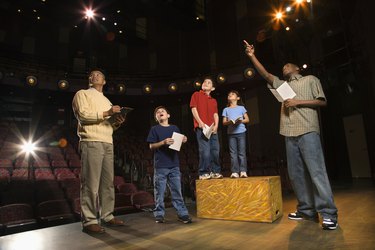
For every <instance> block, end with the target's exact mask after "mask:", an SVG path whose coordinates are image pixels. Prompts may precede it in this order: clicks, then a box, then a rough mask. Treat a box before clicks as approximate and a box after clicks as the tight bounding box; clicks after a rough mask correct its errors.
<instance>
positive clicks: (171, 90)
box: [168, 83, 177, 93]
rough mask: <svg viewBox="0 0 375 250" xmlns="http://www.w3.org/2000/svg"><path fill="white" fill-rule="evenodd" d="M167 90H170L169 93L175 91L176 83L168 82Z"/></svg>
mask: <svg viewBox="0 0 375 250" xmlns="http://www.w3.org/2000/svg"><path fill="white" fill-rule="evenodd" d="M168 90H169V92H171V93H173V92H176V91H177V84H176V83H171V84H169V86H168Z"/></svg>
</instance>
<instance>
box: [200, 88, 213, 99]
mask: <svg viewBox="0 0 375 250" xmlns="http://www.w3.org/2000/svg"><path fill="white" fill-rule="evenodd" d="M200 92H202V93H203V94H204V95H206V96H208V98H212V97H211V95H207V94H206V92H204V91H203V90H200Z"/></svg>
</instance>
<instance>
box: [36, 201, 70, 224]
mask: <svg viewBox="0 0 375 250" xmlns="http://www.w3.org/2000/svg"><path fill="white" fill-rule="evenodd" d="M37 215H38V220H39V222H40V224H41V225H42V226H56V225H62V224H66V223H71V222H74V221H75V216H74V214H73V213H72V211H71V209H70V206H69V204H68V202H67V201H66V200H65V199H57V200H48V201H44V202H42V203H40V204H38V206H37Z"/></svg>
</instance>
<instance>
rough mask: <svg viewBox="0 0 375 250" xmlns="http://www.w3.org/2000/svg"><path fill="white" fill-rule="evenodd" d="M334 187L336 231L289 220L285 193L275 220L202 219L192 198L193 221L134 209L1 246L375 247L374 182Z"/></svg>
mask: <svg viewBox="0 0 375 250" xmlns="http://www.w3.org/2000/svg"><path fill="white" fill-rule="evenodd" d="M334 193H335V201H336V204H337V207H338V209H339V224H340V226H339V228H338V229H337V230H334V231H324V230H322V229H321V228H320V225H319V224H318V223H315V222H311V221H302V222H296V221H290V220H288V219H287V213H288V212H290V211H293V210H294V208H295V204H296V201H295V198H294V197H293V196H292V195H284V197H283V199H284V201H283V207H284V208H283V209H284V214H283V217H281V218H280V219H279V220H277V221H275V222H274V223H272V224H270V223H254V222H242V221H225V220H210V219H199V218H196V216H195V214H196V213H195V205H194V204H193V203H192V204H189V210H190V211H191V213H192V217H193V220H194V222H193V223H192V224H187V225H185V224H182V223H181V222H178V221H177V218H176V214H175V211H174V210H173V209H171V208H169V209H168V210H167V216H166V219H167V223H165V224H156V223H155V222H154V218H153V216H152V214H151V213H147V212H144V213H136V214H130V215H125V216H120V217H121V218H123V219H125V221H126V226H124V227H118V228H107V230H106V233H105V234H103V235H98V236H90V235H88V234H85V233H83V232H81V225H80V223H73V224H67V225H62V226H57V227H51V228H44V229H39V230H34V231H28V232H23V233H18V234H13V235H7V236H3V237H0V249H1V250H19V249H20V250H23V249H27V250H33V249H35V250H81V249H91V250H96V249H98V250H99V249H100V250H104V249H108V250H109V249H195V250H200V249H204V250H206V249H372V250H373V249H375V217H374V215H373V214H374V212H373V208H374V207H375V188H374V186H373V185H368V186H364V187H363V186H362V187H351V188H347V187H346V188H337V189H334Z"/></svg>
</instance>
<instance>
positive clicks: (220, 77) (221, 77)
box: [216, 73, 227, 84]
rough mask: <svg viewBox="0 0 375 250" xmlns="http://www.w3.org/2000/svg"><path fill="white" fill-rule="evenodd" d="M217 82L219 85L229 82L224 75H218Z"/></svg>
mask: <svg viewBox="0 0 375 250" xmlns="http://www.w3.org/2000/svg"><path fill="white" fill-rule="evenodd" d="M216 81H217V83H219V84H221V83H225V82H226V81H227V78H226V77H225V75H224V74H223V73H220V74H218V75H217V77H216Z"/></svg>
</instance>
